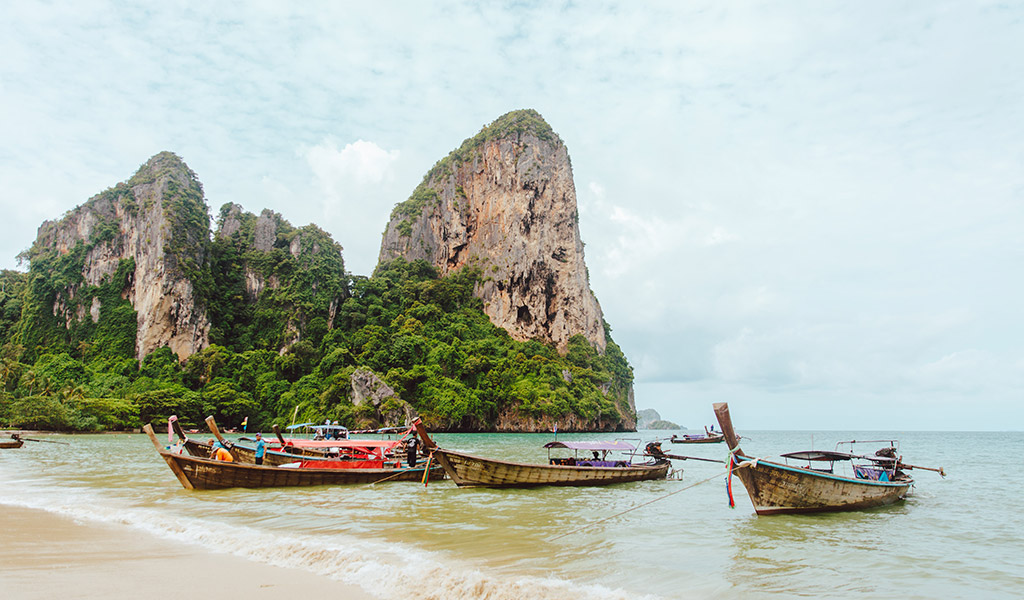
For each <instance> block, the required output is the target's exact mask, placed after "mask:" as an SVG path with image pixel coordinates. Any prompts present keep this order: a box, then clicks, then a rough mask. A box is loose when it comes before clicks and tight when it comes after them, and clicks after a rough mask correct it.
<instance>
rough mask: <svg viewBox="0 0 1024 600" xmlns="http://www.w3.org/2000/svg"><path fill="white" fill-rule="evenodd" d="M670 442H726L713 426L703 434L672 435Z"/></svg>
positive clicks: (705, 429)
mask: <svg viewBox="0 0 1024 600" xmlns="http://www.w3.org/2000/svg"><path fill="white" fill-rule="evenodd" d="M669 441H670V442H672V443H673V444H717V443H719V442H722V441H725V436H724V435H722V434H721V433H720V432H718V431H715V427H714V426H713V425H712V426H711V429H710V430H709V429H708V428H707V427H705V428H704V433H703V434H700V433H684V434H683V435H681V436H677V435H675V434H672V437H671V438H670V439H669Z"/></svg>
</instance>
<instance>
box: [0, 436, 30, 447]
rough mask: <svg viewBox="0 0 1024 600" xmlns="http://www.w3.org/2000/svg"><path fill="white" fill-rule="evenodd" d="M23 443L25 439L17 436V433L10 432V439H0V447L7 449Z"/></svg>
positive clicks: (20, 445)
mask: <svg viewBox="0 0 1024 600" xmlns="http://www.w3.org/2000/svg"><path fill="white" fill-rule="evenodd" d="M24 444H25V441H24V440H22V439H21V438H19V437H18V434H16V433H12V434H11V439H9V440H0V449H4V450H9V449H14V448H21V447H22V446H23V445H24Z"/></svg>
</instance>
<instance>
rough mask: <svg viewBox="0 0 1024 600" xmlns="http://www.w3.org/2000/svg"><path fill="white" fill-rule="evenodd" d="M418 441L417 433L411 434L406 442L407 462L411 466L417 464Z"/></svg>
mask: <svg viewBox="0 0 1024 600" xmlns="http://www.w3.org/2000/svg"><path fill="white" fill-rule="evenodd" d="M418 443H419V442H417V440H416V434H415V433H414V434H412V435H411V436H409V439H408V440H406V442H405V462H406V463H407V464H408V465H409V468H412V467H415V466H416V445H417V444H418Z"/></svg>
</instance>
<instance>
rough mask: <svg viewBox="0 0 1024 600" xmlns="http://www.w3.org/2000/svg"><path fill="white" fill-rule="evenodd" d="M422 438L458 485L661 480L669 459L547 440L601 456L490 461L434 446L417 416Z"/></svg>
mask: <svg viewBox="0 0 1024 600" xmlns="http://www.w3.org/2000/svg"><path fill="white" fill-rule="evenodd" d="M413 425H414V426H415V427H416V431H417V433H419V436H420V439H422V440H423V446H424V449H425V451H426V452H428V453H430V454H431V456H432V457H433V458H434V459H436V460H437V462H438V463H440V464H441V466H442V467H444V470H445V472H446V473H447V474H448V477H450V478H451V479H452V481H454V482H455V484H456V485H458V486H459V487H494V488H499V487H513V488H526V487H537V486H542V485H561V486H597V485H611V484H615V483H626V482H629V481H644V480H647V479H665V478H666V477H667V476H668V470H669V467H670V466H671V462H670V461H669V460H668V459H666V458H655V459H654V460H652V461H650V462H647V463H641V464H633V463H631V462H629V461H621V460H612V461H609V460H606V459H607V452H609V451H624V452H631V453H632V452H634V451H635V448H634V446H633V445H632V444H629V443H627V442H621V441H616V442H550V443H548V444H546V445H545V447H547V448H549V449H550V448H555V447H560V448H569V449H575V450H584V451H587V452H601V453H604V454H605V456H602V457H598V458H591V459H578V458H566V459H558V458H554V459H551V458H549V461H548V463H549V464H529V463H517V462H508V461H503V460H494V459H490V458H482V457H479V456H473V455H471V454H466V453H463V452H455V451H453V450H445V449H442V448H440V447H438V446H437V444H435V443H434V441H433V440H432V439H430V434H429V432H427V430H426V428H425V427H424V426H423V423H422V422H420V420H419V419H417V420H416V421H414V422H413Z"/></svg>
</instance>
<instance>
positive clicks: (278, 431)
mask: <svg viewBox="0 0 1024 600" xmlns="http://www.w3.org/2000/svg"><path fill="white" fill-rule="evenodd" d="M274 435H276V436H277V440H278V441H279V442H281V447H282V448H283V447H286V446H288V442H286V441H284V437H283V436H282V435H281V428H280V427H279V426H278V425H277V423H274ZM282 452H287V451H286V450H282Z"/></svg>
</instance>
